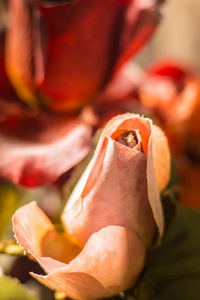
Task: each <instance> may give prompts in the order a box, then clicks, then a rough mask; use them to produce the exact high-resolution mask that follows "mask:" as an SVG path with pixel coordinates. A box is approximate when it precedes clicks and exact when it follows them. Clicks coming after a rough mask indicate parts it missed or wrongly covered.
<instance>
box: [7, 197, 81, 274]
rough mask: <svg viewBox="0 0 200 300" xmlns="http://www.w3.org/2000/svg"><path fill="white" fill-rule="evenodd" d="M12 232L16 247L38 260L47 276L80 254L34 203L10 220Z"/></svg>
mask: <svg viewBox="0 0 200 300" xmlns="http://www.w3.org/2000/svg"><path fill="white" fill-rule="evenodd" d="M13 229H14V232H15V236H16V238H17V241H18V243H19V244H20V245H21V246H22V247H23V248H25V249H26V250H27V251H28V252H30V253H31V254H32V255H33V256H34V257H36V258H38V260H39V262H40V264H41V265H42V267H43V268H44V269H45V270H46V271H47V272H50V271H52V270H53V269H56V268H60V267H63V266H65V264H64V263H68V262H69V261H71V260H72V259H73V258H74V257H76V255H77V254H78V253H79V252H80V248H79V247H78V246H77V245H75V244H74V243H72V241H71V240H70V239H69V238H68V237H67V236H66V235H64V234H61V233H59V232H57V231H56V230H55V227H54V226H53V224H52V223H51V222H50V220H49V219H48V218H47V216H46V215H45V214H44V213H43V211H42V210H41V209H40V208H39V207H38V206H37V204H36V202H31V203H29V204H28V205H25V206H23V207H21V208H20V209H18V210H17V212H16V213H15V215H14V216H13ZM63 262H64V263H63Z"/></svg>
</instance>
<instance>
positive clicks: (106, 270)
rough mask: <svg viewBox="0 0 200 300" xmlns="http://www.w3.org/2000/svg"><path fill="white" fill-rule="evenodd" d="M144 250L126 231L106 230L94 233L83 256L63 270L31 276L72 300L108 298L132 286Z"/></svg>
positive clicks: (141, 265)
mask: <svg viewBox="0 0 200 300" xmlns="http://www.w3.org/2000/svg"><path fill="white" fill-rule="evenodd" d="M144 260H145V250H144V246H143V243H142V242H141V241H140V239H138V237H137V236H136V235H135V234H134V233H133V232H131V231H129V230H127V229H126V228H123V227H119V226H108V227H106V228H103V229H101V230H100V231H99V232H97V233H94V234H93V235H92V236H91V237H90V239H89V240H88V242H87V243H86V245H85V247H84V249H83V250H82V252H81V253H80V254H79V255H78V256H77V257H76V258H75V259H74V260H72V261H71V262H70V263H69V265H67V266H66V267H65V268H60V269H57V270H54V271H52V272H51V273H49V274H48V275H47V276H38V275H36V274H32V275H33V276H34V277H35V278H36V279H38V280H39V281H40V282H42V283H43V284H45V285H47V286H48V287H50V288H52V289H56V290H58V291H61V292H64V293H66V294H67V295H68V296H69V297H72V298H75V299H100V298H105V297H110V296H112V295H115V294H117V293H119V292H121V291H123V290H126V289H128V288H130V287H131V286H132V285H133V284H135V282H136V280H137V279H138V277H139V275H140V272H141V270H142V268H143V265H144Z"/></svg>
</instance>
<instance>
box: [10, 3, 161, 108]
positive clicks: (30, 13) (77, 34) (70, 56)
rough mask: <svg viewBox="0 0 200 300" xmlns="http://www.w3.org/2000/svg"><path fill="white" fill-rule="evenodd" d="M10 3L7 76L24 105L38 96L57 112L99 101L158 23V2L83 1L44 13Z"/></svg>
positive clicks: (33, 7) (44, 9)
mask: <svg viewBox="0 0 200 300" xmlns="http://www.w3.org/2000/svg"><path fill="white" fill-rule="evenodd" d="M9 3H10V6H9V7H10V27H9V31H8V36H7V48H6V57H7V59H6V62H7V70H8V73H9V76H10V78H11V80H12V82H13V85H15V87H16V90H17V92H18V94H19V95H20V96H21V97H22V98H23V99H24V100H25V101H27V102H28V103H29V104H31V105H36V104H37V100H36V98H35V95H38V94H39V96H40V98H42V99H43V103H45V104H47V105H48V106H49V107H50V108H51V109H53V110H75V109H78V108H80V107H82V106H83V105H85V104H86V103H88V102H90V101H91V100H92V99H93V98H94V97H96V95H97V93H98V92H99V90H101V89H102V87H104V86H105V84H106V83H107V81H108V79H109V77H110V76H111V75H112V72H113V69H114V67H115V65H116V63H117V61H118V69H119V68H121V66H122V65H123V64H124V62H126V61H127V60H128V59H129V58H130V57H131V56H132V55H134V54H135V53H136V52H137V51H138V50H139V49H140V48H141V46H143V44H145V42H146V41H147V40H148V39H149V37H150V36H151V34H152V32H153V31H154V29H155V28H156V26H157V24H158V22H159V20H160V17H159V14H158V8H159V2H158V1H156V0H148V1H140V0H138V1H135V0H130V1H122V0H116V1H113V0H107V1H104V2H102V1H101V2H99V1H93V0H87V1H85V0H79V1H76V2H75V3H74V2H72V3H71V4H70V3H67V4H64V5H61V6H56V7H40V8H38V7H37V8H36V7H35V5H36V4H37V5H38V3H40V2H38V1H26V0H10V1H9ZM33 4H35V5H33ZM42 4H45V2H44V1H42ZM102 18H103V20H104V22H102ZM83 31H84V32H85V33H86V34H82V32H83ZM47 39H48V42H47ZM47 43H48V44H47ZM22 44H23V51H21V47H22V46H21V45H22ZM83 57H84V59H83Z"/></svg>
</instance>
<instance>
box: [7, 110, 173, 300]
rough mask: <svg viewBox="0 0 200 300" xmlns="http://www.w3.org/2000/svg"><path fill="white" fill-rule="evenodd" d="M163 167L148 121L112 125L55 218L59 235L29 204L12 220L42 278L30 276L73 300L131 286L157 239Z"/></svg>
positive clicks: (159, 137)
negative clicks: (58, 221)
mask: <svg viewBox="0 0 200 300" xmlns="http://www.w3.org/2000/svg"><path fill="white" fill-rule="evenodd" d="M169 165H170V154H169V148H168V143H167V140H166V137H165V135H164V133H163V132H162V131H161V130H160V129H159V128H158V127H156V126H154V125H152V121H151V120H150V119H145V118H143V117H140V116H139V115H135V114H131V113H127V114H124V115H119V116H117V117H115V118H113V119H112V120H111V121H110V122H109V123H108V124H107V126H106V127H105V129H104V130H103V132H102V134H101V137H100V139H99V142H98V145H97V148H96V150H95V152H94V157H93V159H92V160H91V162H90V164H89V165H88V167H87V168H86V170H85V172H84V174H83V175H82V177H81V179H80V181H79V183H78V184H77V186H76V188H75V190H74V192H73V193H72V195H71V197H70V199H69V201H68V203H67V205H66V208H65V210H64V212H63V215H62V221H63V225H64V227H65V229H66V232H65V233H63V234H61V233H58V232H56V230H55V227H54V226H53V225H52V224H51V222H50V221H49V220H48V218H47V217H46V216H45V214H44V213H43V212H42V211H41V210H40V209H39V208H38V206H37V205H36V203H35V202H32V203H30V204H28V205H26V206H24V207H22V208H20V209H19V210H18V211H17V212H16V213H15V215H14V217H13V227H14V232H15V235H16V238H17V240H18V242H19V244H20V245H21V246H22V247H24V248H25V249H26V250H27V251H28V252H30V253H31V254H32V255H33V256H34V257H35V258H36V260H37V261H38V262H39V263H40V264H41V266H42V267H43V268H44V270H45V271H46V272H47V274H48V275H46V276H40V275H37V274H32V275H33V276H34V277H35V278H36V279H38V280H39V281H40V282H41V283H43V284H45V285H46V286H48V287H50V288H52V289H55V290H57V291H60V292H64V293H66V294H67V295H68V296H69V297H72V298H75V299H100V298H106V297H111V296H113V295H115V294H117V293H119V292H121V291H124V290H126V289H128V288H130V287H131V286H133V285H134V284H135V283H136V281H137V280H138V277H139V276H140V274H141V271H142V269H143V267H144V263H145V256H146V251H147V250H148V248H149V247H151V246H152V245H153V244H154V243H157V242H159V241H160V239H161V237H162V234H163V230H164V220H163V214H162V206H161V202H160V196H159V191H161V190H162V189H163V188H164V187H165V186H166V184H167V181H168V178H169V171H170V167H169Z"/></svg>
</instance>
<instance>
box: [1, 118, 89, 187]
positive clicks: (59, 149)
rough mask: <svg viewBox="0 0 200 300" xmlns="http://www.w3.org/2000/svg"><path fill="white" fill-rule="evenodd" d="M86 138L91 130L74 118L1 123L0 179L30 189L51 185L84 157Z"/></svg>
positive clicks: (87, 147)
mask: <svg viewBox="0 0 200 300" xmlns="http://www.w3.org/2000/svg"><path fill="white" fill-rule="evenodd" d="M33 124H34V125H33ZM90 139H91V128H90V127H89V126H88V125H86V124H84V123H83V122H82V121H80V120H79V119H78V118H77V119H76V118H72V117H69V118H67V117H65V116H53V115H50V114H43V113H41V114H38V115H36V116H35V117H32V118H29V119H24V120H21V121H19V122H18V123H14V124H10V123H8V122H7V123H6V122H5V123H2V124H1V127H0V176H1V178H3V179H7V180H11V181H12V182H14V183H16V184H22V185H27V186H30V187H31V186H37V185H44V184H48V183H51V182H53V181H55V180H56V179H57V178H58V177H59V176H60V175H61V174H63V173H64V172H66V171H67V170H69V169H70V168H72V167H73V166H74V165H76V164H77V163H78V162H79V161H80V160H81V159H83V158H84V157H85V155H86V154H87V152H88V151H89V148H90Z"/></svg>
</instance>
